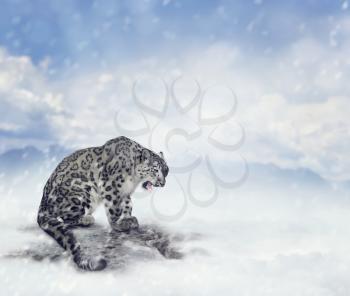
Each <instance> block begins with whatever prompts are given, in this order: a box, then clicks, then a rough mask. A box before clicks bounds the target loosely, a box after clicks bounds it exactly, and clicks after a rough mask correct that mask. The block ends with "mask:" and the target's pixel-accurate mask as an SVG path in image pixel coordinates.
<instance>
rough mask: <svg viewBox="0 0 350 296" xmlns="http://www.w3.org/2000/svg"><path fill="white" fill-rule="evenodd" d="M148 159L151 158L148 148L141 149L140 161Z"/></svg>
mask: <svg viewBox="0 0 350 296" xmlns="http://www.w3.org/2000/svg"><path fill="white" fill-rule="evenodd" d="M150 159H151V153H150V152H149V150H148V149H143V150H142V162H145V161H150Z"/></svg>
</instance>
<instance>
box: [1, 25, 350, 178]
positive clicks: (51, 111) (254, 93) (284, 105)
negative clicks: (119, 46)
mask: <svg viewBox="0 0 350 296" xmlns="http://www.w3.org/2000/svg"><path fill="white" fill-rule="evenodd" d="M346 24H348V21H347V20H344V19H343V20H342V25H341V26H338V27H339V28H340V29H339V30H341V34H343V35H344V34H348V31H347V28H348V26H346ZM349 49H350V44H347V43H344V44H343V46H342V47H337V48H332V49H330V47H328V46H327V45H324V44H321V43H320V42H319V41H317V40H314V39H311V38H304V39H300V40H298V41H297V42H295V43H294V44H293V45H292V46H291V47H290V48H288V49H285V50H284V51H281V52H280V53H278V54H275V55H273V56H272V55H271V56H270V55H263V54H262V55H261V56H255V57H250V56H248V55H247V54H246V53H244V52H242V51H241V50H240V48H239V47H237V46H233V45H231V44H228V43H219V42H217V43H214V44H213V45H212V46H209V47H207V48H200V49H193V50H192V51H190V52H187V53H186V55H184V56H182V57H177V59H167V58H165V57H150V58H147V59H140V60H137V61H135V62H134V63H126V64H124V65H122V66H118V67H114V66H112V65H111V66H110V67H109V68H108V70H105V71H96V72H88V73H81V74H80V75H77V76H75V77H70V78H69V79H67V80H65V81H56V82H55V83H52V82H50V83H49V82H48V81H47V80H46V79H45V75H44V73H45V72H42V70H40V69H41V68H40V66H38V67H36V66H35V65H33V63H32V62H31V61H30V60H29V59H28V58H27V57H12V56H10V55H8V54H7V53H6V52H4V51H1V54H0V91H1V93H2V97H1V104H2V105H3V106H5V107H7V106H11V108H9V109H8V112H7V113H8V114H7V116H5V117H4V118H3V120H2V121H1V122H0V123H1V125H0V127H1V126H2V127H3V128H2V130H6V131H10V130H12V131H15V130H20V129H23V128H24V127H25V126H29V128H31V123H29V124H28V122H30V120H32V121H34V122H35V121H36V120H37V118H38V117H34V119H31V116H29V115H28V116H27V114H31V112H32V113H33V112H34V113H35V114H37V113H39V114H40V116H42V117H43V118H45V123H46V124H47V125H48V126H49V128H50V130H52V132H53V134H54V137H53V138H56V141H58V142H60V143H61V144H63V145H65V146H70V147H83V146H88V145H95V144H96V145H97V144H101V143H103V142H104V141H105V140H106V139H109V138H111V137H114V136H116V135H117V130H116V128H115V126H114V117H115V114H116V111H117V110H120V109H123V110H124V111H123V112H125V113H129V114H128V116H129V115H130V114H131V115H132V114H136V112H137V111H136V109H135V106H133V102H132V85H133V83H134V82H135V80H136V79H140V78H142V77H150V79H149V81H151V82H150V83H146V84H144V85H146V87H144V86H142V85H141V84H142V83H140V85H141V86H142V88H141V89H140V94H141V100H142V101H143V102H147V105H149V106H157V105H159V104H160V102H159V100H161V98H163V97H164V85H162V83H158V82H159V81H160V80H159V77H160V78H163V79H164V81H165V82H166V83H167V84H168V86H169V85H170V84H171V81H173V79H174V78H176V77H178V76H179V75H184V77H185V78H189V80H188V81H190V82H189V85H185V84H186V83H185V84H184V85H181V83H180V84H179V85H180V86H181V87H180V88H183V89H186V92H187V90H189V89H191V87H190V86H191V83H193V82H194V80H193V79H192V78H195V79H197V80H198V82H199V84H200V86H201V89H202V90H205V89H207V88H208V87H211V86H213V85H226V86H229V87H231V88H232V89H233V90H234V91H235V92H236V94H237V96H238V112H237V114H236V117H235V118H237V120H238V121H240V122H242V123H243V126H244V127H245V130H246V133H247V142H246V144H245V145H244V147H243V149H244V153H245V154H246V156H247V157H248V160H249V161H257V162H264V163H268V162H272V163H274V164H276V165H278V166H281V167H289V168H296V167H307V168H310V169H312V170H314V171H316V172H317V173H319V174H320V175H322V176H323V177H325V178H329V179H349V178H350V170H349V167H350V166H349V164H350V157H349V156H348V153H347V151H346V149H347V148H348V147H349V144H350V143H349V141H348V140H347V139H348V138H349V132H348V131H349V130H350V129H349V128H350V123H349V119H348V111H349V103H348V100H349V97H348V96H347V94H348V93H349V92H350V89H349V86H348V85H349V84H348V83H347V81H346V77H347V76H348V75H349V74H350V72H349V64H350V60H349V58H348V54H347V53H348V52H349ZM191 79H192V80H191ZM152 81H153V82H154V83H153V82H152ZM156 82H157V83H156ZM183 89H180V90H179V94H180V101H181V100H182V101H183V102H184V103H186V100H188V98H182V94H183V92H181V90H183ZM194 93H195V92H194ZM225 100H227V105H225V106H227V108H228V106H229V105H230V102H229V101H230V98H228V99H224V101H225ZM219 102H220V104H221V105H222V104H225V102H224V103H223V102H222V100H219V99H216V98H215V96H214V97H213V96H211V97H210V98H209V100H208V101H207V102H206V104H207V106H206V108H205V109H206V110H207V111H206V112H208V113H212V112H214V111H215V112H216V111H217V110H220V108H218V106H217V104H219ZM133 108H134V109H133ZM221 109H222V108H221ZM208 110H209V111H208ZM175 114H176V113H171V112H170V113H168V114H167V116H168V117H169V118H168V119H169V123H164V124H169V125H170V124H174V122H175V124H178V123H180V122H187V121H185V120H184V121H182V119H181V120H180V117H178V118H177V117H176V115H175ZM189 114H190V115H191V116H192V115H193V114H192V113H191V112H190V113H189ZM209 115H210V114H209ZM40 116H39V117H40ZM128 116H126V118H127V117H128ZM174 116H175V117H174ZM191 116H190V119H193V118H192V117H191ZM170 117H172V119H171V118H170ZM129 118H131V117H129ZM140 120H143V119H141V118H140ZM171 120H172V121H171ZM151 121H152V118H151ZM133 122H134V120H130V121H129V124H130V125H132V126H135V122H134V123H133ZM142 124H143V123H142ZM186 124H187V123H186ZM186 124H185V125H186ZM136 125H137V124H136ZM10 126H11V128H9V127H10ZM132 126H131V127H130V128H131V129H132ZM188 126H190V125H188ZM14 127H16V128H15V129H14ZM33 127H34V128H37V129H38V131H39V132H40V128H41V126H40V125H39V126H38V125H35V124H33Z"/></svg>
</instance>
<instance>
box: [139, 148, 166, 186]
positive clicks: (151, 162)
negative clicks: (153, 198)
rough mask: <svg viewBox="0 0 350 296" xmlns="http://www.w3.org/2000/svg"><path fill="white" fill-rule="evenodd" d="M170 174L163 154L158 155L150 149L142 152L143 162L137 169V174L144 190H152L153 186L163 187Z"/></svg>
mask: <svg viewBox="0 0 350 296" xmlns="http://www.w3.org/2000/svg"><path fill="white" fill-rule="evenodd" d="M168 172H169V168H168V166H167V164H166V162H165V160H164V155H163V153H162V152H160V153H159V155H158V154H156V153H154V152H152V151H150V150H148V149H143V150H142V155H141V161H140V163H139V165H138V166H137V168H136V173H137V175H138V178H139V179H140V180H141V183H142V187H143V188H144V189H146V190H151V189H152V187H153V186H155V187H163V186H164V185H165V178H166V176H167V175H168Z"/></svg>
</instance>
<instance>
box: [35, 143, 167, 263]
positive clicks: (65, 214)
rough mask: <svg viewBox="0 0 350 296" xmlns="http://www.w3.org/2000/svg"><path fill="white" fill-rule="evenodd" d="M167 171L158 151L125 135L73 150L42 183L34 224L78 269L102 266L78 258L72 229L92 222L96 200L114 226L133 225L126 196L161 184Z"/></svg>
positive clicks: (95, 261)
mask: <svg viewBox="0 0 350 296" xmlns="http://www.w3.org/2000/svg"><path fill="white" fill-rule="evenodd" d="M168 171H169V169H168V166H167V164H166V162H165V160H164V158H163V154H162V153H160V154H159V155H158V154H156V153H154V152H152V151H151V150H149V149H146V148H144V147H142V146H141V145H140V144H138V143H136V142H134V141H132V140H130V139H128V138H126V137H118V138H115V139H112V140H110V141H108V142H107V143H105V144H104V145H103V146H100V147H92V148H86V149H82V150H78V151H76V152H74V153H73V154H71V155H70V156H68V157H66V158H64V159H63V160H62V161H61V163H60V164H59V165H58V166H57V167H56V169H55V170H54V172H53V173H52V175H51V176H50V178H49V180H48V181H47V183H46V185H45V187H44V191H43V197H42V200H41V204H40V207H39V213H38V218H37V221H38V224H39V226H40V228H41V229H43V230H44V231H45V232H46V233H47V234H49V235H50V236H51V237H53V238H54V239H55V240H56V241H57V242H58V244H59V245H60V246H61V247H63V248H64V249H66V250H68V251H70V252H71V254H72V258H73V260H74V262H75V263H76V264H77V266H78V267H80V268H82V269H85V270H101V269H104V268H105V267H106V265H107V262H106V261H105V260H104V259H94V258H84V255H83V254H82V252H81V248H80V245H79V243H78V242H77V241H76V238H75V236H74V234H73V232H72V228H73V227H76V226H89V225H91V224H93V223H94V218H93V216H92V214H93V212H94V211H95V210H96V208H97V206H98V205H99V204H100V203H103V204H104V206H105V209H106V214H107V217H108V221H109V223H110V225H111V227H112V228H113V229H114V230H117V231H129V230H130V229H135V228H138V221H137V219H136V217H134V216H132V215H131V212H132V202H131V198H130V195H131V194H132V193H133V192H134V190H135V188H136V187H137V186H138V184H140V183H142V184H143V187H147V185H150V184H152V185H153V186H164V185H165V178H166V176H167V174H168Z"/></svg>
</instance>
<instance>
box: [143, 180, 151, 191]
mask: <svg viewBox="0 0 350 296" xmlns="http://www.w3.org/2000/svg"><path fill="white" fill-rule="evenodd" d="M142 187H143V188H144V189H146V190H148V191H152V189H153V184H152V182H150V181H146V182H143V183H142Z"/></svg>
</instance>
